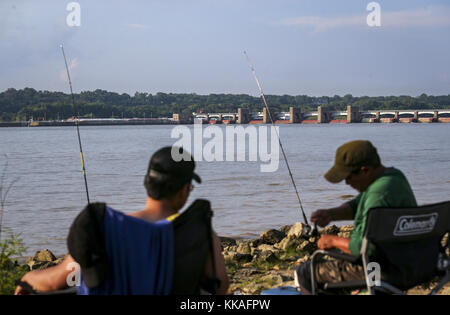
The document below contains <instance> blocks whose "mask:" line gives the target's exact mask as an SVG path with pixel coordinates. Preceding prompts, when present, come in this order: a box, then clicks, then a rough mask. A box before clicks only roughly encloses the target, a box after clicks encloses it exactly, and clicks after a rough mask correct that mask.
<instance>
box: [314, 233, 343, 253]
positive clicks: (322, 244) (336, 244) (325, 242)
mask: <svg viewBox="0 0 450 315" xmlns="http://www.w3.org/2000/svg"><path fill="white" fill-rule="evenodd" d="M349 243H350V239H349V238H344V237H339V236H336V235H327V234H324V235H322V237H321V238H320V239H319V241H318V242H317V247H319V248H320V249H323V250H325V249H332V248H338V249H340V250H342V251H343V252H345V253H347V254H351V253H350V250H349V248H348V244H349Z"/></svg>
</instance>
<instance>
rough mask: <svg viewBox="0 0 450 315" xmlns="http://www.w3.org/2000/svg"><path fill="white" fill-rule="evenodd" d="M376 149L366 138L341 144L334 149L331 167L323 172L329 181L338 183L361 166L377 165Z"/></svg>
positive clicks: (378, 163)
mask: <svg viewBox="0 0 450 315" xmlns="http://www.w3.org/2000/svg"><path fill="white" fill-rule="evenodd" d="M380 164H381V163H380V157H379V156H378V153H377V149H376V148H375V147H374V146H373V145H372V143H370V141H367V140H355V141H350V142H347V143H345V144H343V145H341V146H340V147H339V148H338V149H337V151H336V158H335V161H334V165H333V167H332V168H331V169H330V170H329V171H328V172H327V173H326V174H325V179H326V180H327V181H329V182H331V183H339V182H340V181H342V180H344V179H346V178H347V177H348V176H349V175H350V174H351V173H352V172H355V171H357V170H359V169H360V168H361V166H379V165H380Z"/></svg>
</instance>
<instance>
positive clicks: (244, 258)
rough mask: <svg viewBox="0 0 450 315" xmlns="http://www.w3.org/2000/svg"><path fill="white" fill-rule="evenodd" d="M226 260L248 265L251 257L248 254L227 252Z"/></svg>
mask: <svg viewBox="0 0 450 315" xmlns="http://www.w3.org/2000/svg"><path fill="white" fill-rule="evenodd" d="M225 259H227V260H232V261H235V262H238V263H248V262H250V261H252V259H253V257H252V255H250V254H242V253H237V252H229V253H228V255H227V256H226V257H225Z"/></svg>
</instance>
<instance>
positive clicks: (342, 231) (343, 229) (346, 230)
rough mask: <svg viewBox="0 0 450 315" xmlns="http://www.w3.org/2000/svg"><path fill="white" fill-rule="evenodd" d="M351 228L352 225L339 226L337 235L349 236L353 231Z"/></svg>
mask: <svg viewBox="0 0 450 315" xmlns="http://www.w3.org/2000/svg"><path fill="white" fill-rule="evenodd" d="M353 228H354V227H353V225H344V226H341V227H340V228H339V233H338V234H337V235H338V236H340V237H345V238H350V237H351V235H352V232H353Z"/></svg>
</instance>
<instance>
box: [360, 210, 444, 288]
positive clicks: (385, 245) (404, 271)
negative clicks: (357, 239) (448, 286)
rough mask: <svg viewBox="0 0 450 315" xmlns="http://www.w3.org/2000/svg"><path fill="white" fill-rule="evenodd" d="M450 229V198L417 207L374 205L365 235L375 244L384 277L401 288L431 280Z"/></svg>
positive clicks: (368, 217) (370, 211) (369, 214)
mask: <svg viewBox="0 0 450 315" xmlns="http://www.w3.org/2000/svg"><path fill="white" fill-rule="evenodd" d="M449 231H450V201H446V202H441V203H436V204H431V205H425V206H421V207H415V208H374V209H370V210H369V213H368V216H367V224H366V231H365V238H366V239H367V240H368V241H369V242H371V243H373V244H375V246H376V249H377V256H376V257H375V259H376V261H375V262H378V263H379V264H380V267H381V272H382V277H385V280H386V281H388V282H390V283H392V284H394V285H396V286H397V287H399V288H400V289H408V288H410V287H412V286H414V285H416V284H419V283H423V282H425V281H429V280H431V278H432V277H433V276H434V275H436V272H437V261H438V258H439V253H440V250H441V240H442V237H443V236H444V235H445V233H447V232H449Z"/></svg>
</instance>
